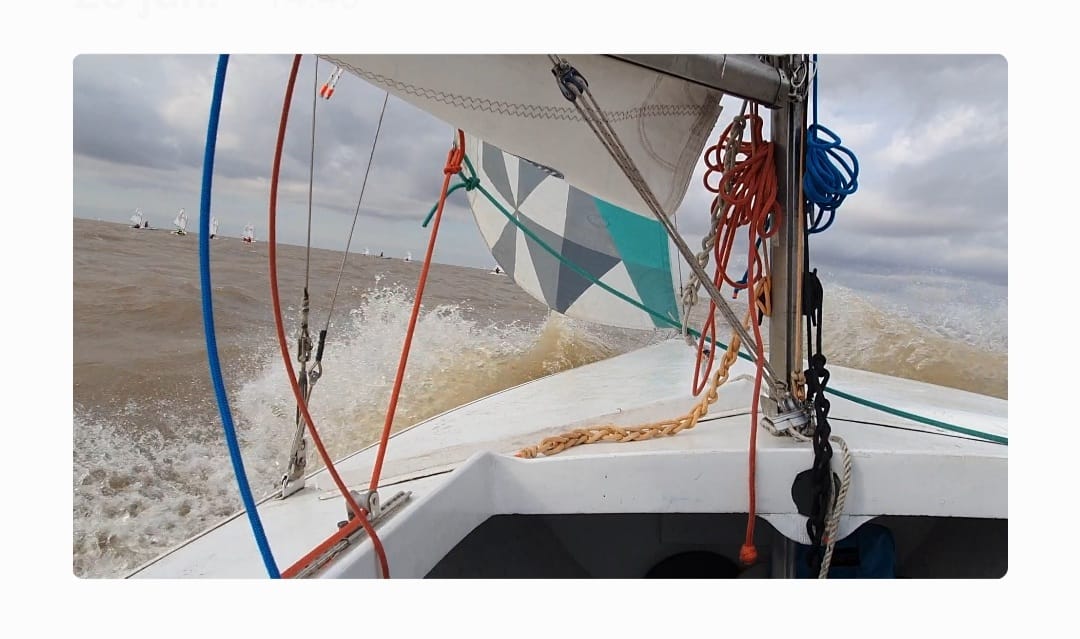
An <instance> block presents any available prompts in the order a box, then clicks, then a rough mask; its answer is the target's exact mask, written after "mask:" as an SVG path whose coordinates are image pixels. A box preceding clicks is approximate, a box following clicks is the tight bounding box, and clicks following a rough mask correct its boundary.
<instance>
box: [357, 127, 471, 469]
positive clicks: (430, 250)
mask: <svg viewBox="0 0 1080 639" xmlns="http://www.w3.org/2000/svg"><path fill="white" fill-rule="evenodd" d="M464 158H465V132H464V131H462V130H461V129H458V132H457V142H456V144H455V145H454V146H453V148H451V149H450V152H449V153H448V154H447V156H446V167H445V168H444V169H443V175H444V177H443V185H442V192H441V193H440V194H439V203H438V205H437V206H436V209H435V222H434V225H433V226H432V227H431V237H430V239H429V240H428V247H427V254H426V256H425V257H424V264H423V266H422V267H421V268H420V281H419V282H417V284H416V298H415V299H414V300H413V308H412V315H411V316H410V317H409V328H408V330H407V331H406V333H405V343H404V344H402V346H401V359H400V360H399V361H398V369H397V376H396V377H395V378H394V389H393V391H392V392H391V393H390V405H389V407H388V408H387V409H386V421H385V422H384V423H383V429H382V435H381V437H380V438H379V452H378V454H377V455H376V457H375V467H374V468H373V469H372V471H371V484H370V488H371V490H375V489H376V488H378V486H379V476H380V475H381V474H382V466H383V460H384V458H385V457H386V445H387V443H388V442H389V440H390V427H391V426H392V425H393V423H394V413H395V412H396V411H397V403H398V397H399V396H400V395H401V386H402V382H403V381H404V379H405V364H406V363H407V362H408V361H409V349H410V347H411V346H412V339H413V332H414V331H415V329H416V320H417V318H418V317H419V316H420V300H421V299H422V298H423V296H424V285H425V284H426V283H427V277H428V269H429V267H430V266H431V256H432V255H433V254H434V252H435V238H436V236H437V235H438V234H439V220H441V219H442V212H443V206H444V205H445V204H446V196H447V193H448V192H449V189H450V178H452V177H454V176H455V175H457V174H458V173H460V172H461V162H462V160H463V159H464Z"/></svg>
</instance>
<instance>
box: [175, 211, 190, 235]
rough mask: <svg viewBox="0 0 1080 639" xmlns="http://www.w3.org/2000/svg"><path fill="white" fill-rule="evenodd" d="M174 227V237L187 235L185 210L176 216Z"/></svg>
mask: <svg viewBox="0 0 1080 639" xmlns="http://www.w3.org/2000/svg"><path fill="white" fill-rule="evenodd" d="M173 226H175V227H176V229H175V230H174V231H173V235H187V213H185V212H184V209H180V212H179V213H177V214H176V217H175V218H174V219H173Z"/></svg>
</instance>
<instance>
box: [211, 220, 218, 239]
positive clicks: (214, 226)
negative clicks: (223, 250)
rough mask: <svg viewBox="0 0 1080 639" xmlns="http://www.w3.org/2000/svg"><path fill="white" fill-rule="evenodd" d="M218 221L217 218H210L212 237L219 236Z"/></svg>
mask: <svg viewBox="0 0 1080 639" xmlns="http://www.w3.org/2000/svg"><path fill="white" fill-rule="evenodd" d="M217 230H218V219H217V218H216V217H212V218H210V237H214V236H215V235H217Z"/></svg>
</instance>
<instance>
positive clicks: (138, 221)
mask: <svg viewBox="0 0 1080 639" xmlns="http://www.w3.org/2000/svg"><path fill="white" fill-rule="evenodd" d="M145 223H146V220H145V219H144V218H143V212H142V209H135V213H133V214H132V216H131V228H133V229H141V228H145V227H144V224H145Z"/></svg>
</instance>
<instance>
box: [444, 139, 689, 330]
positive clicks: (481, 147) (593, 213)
mask: <svg viewBox="0 0 1080 639" xmlns="http://www.w3.org/2000/svg"><path fill="white" fill-rule="evenodd" d="M465 147H466V156H467V157H468V158H470V161H471V164H472V166H474V167H476V169H477V177H478V178H479V180H480V185H481V187H482V189H475V190H472V191H469V194H468V198H469V205H470V207H471V209H472V212H473V217H474V218H475V220H476V223H477V226H478V227H479V229H480V233H481V235H482V236H483V237H484V241H485V242H486V243H487V245H488V247H489V248H490V249H491V253H492V256H493V257H494V258H495V260H496V261H497V262H498V264H499V266H500V267H501V268H502V269H503V270H504V271H506V273H507V274H508V275H510V276H511V277H513V278H514V281H515V282H517V284H518V285H519V286H521V287H522V288H523V289H524V290H525V291H526V292H528V293H529V294H530V295H532V296H533V297H535V298H536V299H537V300H538V301H540V302H543V303H544V304H546V305H547V306H548V307H549V308H551V309H553V310H555V311H557V312H559V313H562V314H564V315H566V316H568V317H574V318H577V319H584V320H588V321H594V322H598V323H602V324H607V325H610V326H620V327H625V328H639V329H652V328H657V327H663V328H670V327H673V326H678V325H679V322H680V315H679V308H678V304H677V302H676V300H677V296H676V291H677V290H678V288H679V282H678V279H677V277H676V275H675V273H673V271H672V259H671V258H672V255H673V253H674V251H673V247H672V245H671V242H670V240H669V238H668V236H667V233H666V231H665V230H664V228H663V226H662V225H661V224H660V222H659V221H657V220H655V219H654V218H652V217H651V216H643V215H639V214H637V213H634V212H632V211H628V210H626V209H623V208H621V207H618V206H615V205H613V204H611V203H610V202H606V201H604V200H601V199H600V198H597V197H595V196H593V195H590V194H589V193H586V192H584V191H582V190H581V189H578V188H576V187H573V186H571V185H570V184H568V183H567V182H566V181H565V180H563V179H561V178H560V177H559V174H558V172H557V171H554V170H550V169H546V170H545V167H541V166H538V165H537V163H535V162H532V161H530V160H527V159H524V158H519V157H517V156H514V155H512V154H510V153H505V152H503V151H501V150H500V149H499V148H497V147H496V146H494V145H493V144H489V143H487V142H485V141H482V140H480V139H478V138H475V137H472V136H466V144H465ZM605 287H606V288H605ZM609 289H610V290H609ZM612 291H617V292H618V293H620V294H621V295H622V296H623V297H624V298H625V299H624V298H620V296H619V295H616V294H613V293H612ZM628 300H631V301H628Z"/></svg>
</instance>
